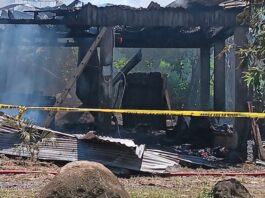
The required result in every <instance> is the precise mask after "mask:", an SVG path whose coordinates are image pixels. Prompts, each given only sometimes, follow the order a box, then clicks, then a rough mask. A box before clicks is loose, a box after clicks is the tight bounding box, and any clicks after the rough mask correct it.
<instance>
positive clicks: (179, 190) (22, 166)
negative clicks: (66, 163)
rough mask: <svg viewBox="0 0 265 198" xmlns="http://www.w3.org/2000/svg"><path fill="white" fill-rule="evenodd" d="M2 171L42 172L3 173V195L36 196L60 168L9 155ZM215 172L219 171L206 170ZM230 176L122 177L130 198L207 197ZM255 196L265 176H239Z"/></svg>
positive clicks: (259, 196)
mask: <svg viewBox="0 0 265 198" xmlns="http://www.w3.org/2000/svg"><path fill="white" fill-rule="evenodd" d="M0 167H1V169H0V170H32V171H42V172H43V173H41V174H40V173H34V174H24V175H12V174H10V175H0V197H1V198H16V197H34V196H35V195H36V193H37V192H38V191H40V189H41V188H42V187H43V186H45V185H46V184H47V183H48V182H49V181H50V180H51V179H52V178H53V177H54V174H50V173H52V172H58V171H59V169H60V167H59V166H56V165H54V164H51V163H46V162H36V163H33V162H30V161H28V160H21V159H17V160H13V159H12V160H11V159H8V158H6V157H1V158H0ZM262 170H264V167H259V166H255V165H251V164H244V165H243V166H241V167H233V168H230V169H227V170H218V172H220V171H221V172H248V171H251V172H255V171H262ZM180 171H181V172H183V171H186V172H189V171H192V172H194V171H198V172H199V171H205V170H202V169H197V170H192V169H188V168H183V169H181V170H180ZM207 171H208V172H211V171H212V172H214V171H217V170H207ZM228 178H231V177H209V176H193V177H157V176H154V177H151V176H133V177H130V178H119V180H120V182H121V183H122V184H123V185H124V186H125V188H126V190H127V191H128V192H129V194H130V196H131V197H135V198H136V197H139V198H142V197H143V198H158V197H162V198H171V197H192V198H193V197H198V198H208V197H210V196H209V192H210V189H211V188H212V187H213V185H214V184H215V183H216V182H217V181H220V180H223V179H228ZM236 179H238V180H239V181H240V182H241V183H242V184H243V185H244V186H245V187H246V188H247V189H248V190H249V192H250V193H251V194H252V195H253V197H255V198H263V197H264V196H265V177H246V176H244V177H243V176H242V177H236Z"/></svg>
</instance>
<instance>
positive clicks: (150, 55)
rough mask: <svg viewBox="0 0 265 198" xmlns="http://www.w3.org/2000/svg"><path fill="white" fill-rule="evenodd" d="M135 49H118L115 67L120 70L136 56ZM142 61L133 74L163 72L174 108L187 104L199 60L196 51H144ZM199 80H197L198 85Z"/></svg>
mask: <svg viewBox="0 0 265 198" xmlns="http://www.w3.org/2000/svg"><path fill="white" fill-rule="evenodd" d="M135 52H136V50H135V49H116V51H115V54H116V56H117V58H116V60H115V59H114V60H115V61H114V67H115V68H116V69H120V68H121V67H122V66H123V65H125V63H126V62H127V60H128V59H129V58H130V57H132V56H133V55H134V54H135ZM142 53H143V58H142V61H141V62H140V63H139V64H138V65H137V66H136V67H135V68H134V69H133V70H132V71H131V72H161V73H162V75H163V76H166V77H167V88H168V90H169V94H170V99H171V103H172V107H173V108H175V109H176V108H179V107H180V106H182V104H184V103H185V104H186V103H187V98H188V97H189V91H190V88H191V86H192V85H191V82H190V81H191V75H192V66H193V65H194V64H195V61H194V60H197V59H198V53H197V51H196V50H194V49H142ZM196 77H197V76H195V78H196ZM198 81H199V79H197V80H195V82H196V84H198Z"/></svg>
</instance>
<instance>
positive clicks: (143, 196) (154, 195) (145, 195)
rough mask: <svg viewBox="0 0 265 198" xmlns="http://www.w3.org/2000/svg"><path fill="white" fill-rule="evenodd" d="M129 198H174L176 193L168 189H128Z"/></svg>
mask: <svg viewBox="0 0 265 198" xmlns="http://www.w3.org/2000/svg"><path fill="white" fill-rule="evenodd" d="M129 194H130V197H131V198H176V197H178V196H177V195H176V192H175V191H173V190H170V189H152V188H150V189H146V188H141V189H130V190H129Z"/></svg>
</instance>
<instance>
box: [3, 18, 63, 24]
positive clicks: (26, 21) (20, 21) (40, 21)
mask: <svg viewBox="0 0 265 198" xmlns="http://www.w3.org/2000/svg"><path fill="white" fill-rule="evenodd" d="M0 24H21V25H23V24H24V25H30V24H31V25H64V24H65V21H64V20H62V19H0Z"/></svg>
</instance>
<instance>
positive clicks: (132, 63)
mask: <svg viewBox="0 0 265 198" xmlns="http://www.w3.org/2000/svg"><path fill="white" fill-rule="evenodd" d="M141 60H142V51H141V50H139V51H138V52H137V53H136V54H135V55H134V56H133V57H132V58H131V59H130V60H129V61H128V63H126V65H125V66H124V67H123V68H122V69H121V71H120V72H119V73H118V74H117V75H116V76H115V77H114V78H113V81H112V84H113V85H115V84H116V83H117V82H119V81H120V80H121V79H122V77H123V75H127V74H128V73H129V72H130V71H131V70H132V69H133V68H134V67H135V66H136V65H137V64H138V63H139V62H140V61H141Z"/></svg>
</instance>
